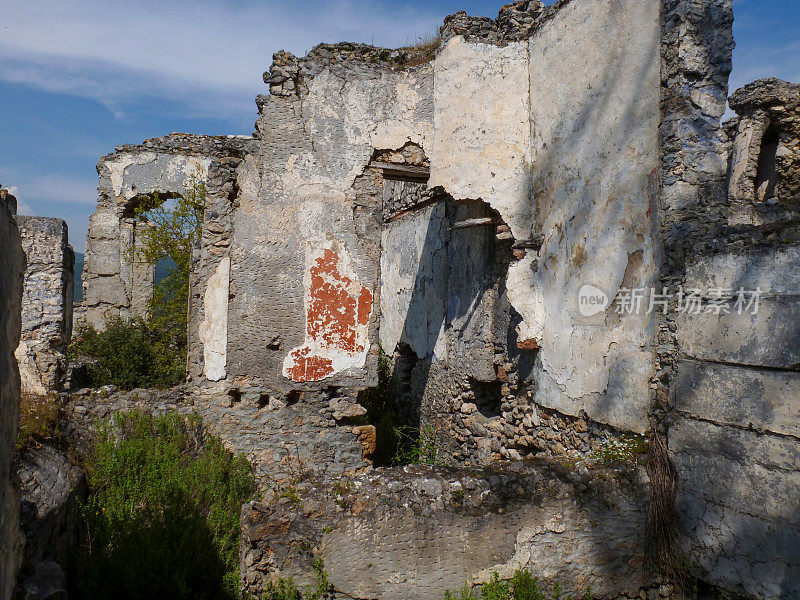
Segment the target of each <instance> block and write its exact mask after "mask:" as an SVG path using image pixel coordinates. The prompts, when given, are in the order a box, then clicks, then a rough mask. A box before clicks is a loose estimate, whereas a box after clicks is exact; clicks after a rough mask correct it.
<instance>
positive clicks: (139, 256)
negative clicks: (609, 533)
mask: <svg viewBox="0 0 800 600" xmlns="http://www.w3.org/2000/svg"><path fill="white" fill-rule="evenodd" d="M185 187H186V192H185V193H184V194H183V195H181V196H179V197H177V198H175V199H174V202H172V201H171V200H170V201H168V202H165V200H169V199H168V198H167V199H165V198H163V197H160V196H159V195H158V194H154V195H153V196H150V197H148V196H141V197H139V198H138V205H137V206H136V208H135V211H134V216H135V217H136V218H139V219H141V220H142V221H145V222H147V223H149V224H150V226H148V227H143V228H141V247H139V246H137V249H136V251H135V252H134V251H133V249H129V250H128V251H127V252H126V253H125V259H126V260H128V261H130V262H134V261H141V262H145V263H149V264H157V263H159V262H160V261H163V262H162V263H161V264H168V265H169V267H168V269H167V273H166V276H165V277H164V278H163V279H161V281H159V282H157V283H156V285H155V287H154V288H153V294H152V296H151V298H150V299H149V305H148V309H149V312H148V316H147V319H141V318H139V319H134V320H131V321H129V322H127V321H124V320H122V319H119V318H117V319H113V320H111V321H110V322H109V323H107V324H106V329H105V330H104V331H102V332H98V331H97V330H96V329H95V328H94V327H92V326H91V325H85V324H84V325H81V326H80V327H79V329H78V331H77V332H76V335H75V336H74V341H73V343H72V345H71V356H72V358H75V357H77V356H82V357H86V358H89V359H92V362H91V363H90V364H89V365H88V367H87V370H88V379H89V381H88V382H87V383H88V384H89V385H90V386H91V387H98V386H101V385H109V384H110V385H116V386H118V387H120V388H123V389H131V388H135V387H160V388H164V387H171V386H173V385H177V384H179V383H181V382H183V381H184V380H185V378H186V349H187V345H188V344H187V335H186V329H187V318H188V317H187V311H188V309H187V307H188V300H189V275H190V273H191V256H192V248H193V247H194V246H195V244H197V243H198V242H199V240H200V236H201V234H202V230H203V207H204V204H205V196H206V188H205V184H204V183H203V182H202V181H201V180H200V179H199V178H198V177H189V179H188V180H187V182H186V185H185Z"/></svg>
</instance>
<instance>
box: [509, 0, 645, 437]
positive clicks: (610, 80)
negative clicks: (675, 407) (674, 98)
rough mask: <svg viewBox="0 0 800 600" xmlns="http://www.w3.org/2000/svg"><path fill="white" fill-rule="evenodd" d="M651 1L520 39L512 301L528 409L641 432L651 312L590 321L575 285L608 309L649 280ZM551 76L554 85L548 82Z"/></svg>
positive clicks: (572, 10)
mask: <svg viewBox="0 0 800 600" xmlns="http://www.w3.org/2000/svg"><path fill="white" fill-rule="evenodd" d="M659 40H660V28H659V6H658V3H657V2H638V1H628V0H626V1H622V2H570V3H569V4H567V5H566V6H564V7H563V8H561V10H559V11H558V12H557V13H556V14H555V15H554V16H553V18H552V19H551V20H550V21H548V22H547V23H545V24H544V25H542V26H541V28H540V29H539V31H538V32H537V33H536V35H534V36H533V37H532V38H531V39H530V42H529V50H528V52H529V54H530V65H529V69H530V73H529V78H530V107H531V117H530V127H531V132H532V139H533V142H532V148H533V150H532V156H531V161H532V168H531V186H532V194H533V207H532V210H531V217H532V220H533V233H541V234H544V241H543V244H542V248H541V251H540V252H539V254H538V256H534V255H533V254H532V253H529V254H528V256H527V257H526V258H525V259H523V260H521V261H519V262H517V263H516V264H513V265H512V267H511V270H510V272H509V278H508V295H509V299H510V301H511V303H512V305H513V306H514V308H516V309H517V311H518V312H519V313H520V314H521V315H522V316H523V319H524V321H523V322H522V324H521V325H520V339H522V340H526V339H533V340H536V342H537V344H538V346H539V347H540V348H541V350H540V351H539V354H538V358H537V363H536V368H535V372H534V374H533V376H532V378H531V379H532V384H533V385H534V386H535V388H536V402H537V403H539V404H541V405H543V406H547V407H550V408H555V409H557V410H559V411H561V412H564V413H567V414H571V415H577V414H578V413H579V411H581V410H585V411H586V412H587V413H588V415H589V416H590V417H591V418H592V419H593V420H597V421H601V422H603V423H608V424H611V425H614V426H617V427H621V428H624V429H629V430H633V431H644V430H645V429H646V428H647V426H648V424H647V412H648V405H649V383H648V379H649V377H650V375H651V373H652V371H653V369H654V352H653V345H652V338H653V331H654V325H653V321H652V316H651V315H648V314H646V311H642V314H638V315H636V314H633V315H624V316H621V317H620V315H617V314H615V313H614V308H613V306H612V307H609V308H608V309H607V310H606V311H605V313H604V314H601V315H598V316H596V317H594V318H593V319H587V318H586V317H583V316H581V314H580V313H579V312H578V305H577V302H578V290H579V289H580V288H581V287H582V286H583V285H585V284H592V285H595V286H597V287H598V288H600V289H601V290H603V292H605V293H606V294H607V296H608V298H609V299H611V300H613V299H614V298H615V297H616V296H617V294H618V292H619V291H620V289H621V288H622V287H626V288H633V287H647V288H649V287H650V285H651V284H652V282H653V280H654V277H655V276H656V266H657V259H656V255H657V252H658V242H657V240H656V239H654V233H655V231H657V229H656V228H657V211H656V210H654V208H655V207H654V202H655V199H656V193H657V172H658V167H659V160H658V154H659V153H658V126H659V121H660V112H659V109H658V103H659ZM555 73H562V74H563V75H562V76H558V77H554V74H555Z"/></svg>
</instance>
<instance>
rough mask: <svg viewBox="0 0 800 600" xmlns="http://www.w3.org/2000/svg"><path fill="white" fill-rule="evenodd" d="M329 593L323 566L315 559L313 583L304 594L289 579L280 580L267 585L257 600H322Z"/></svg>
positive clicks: (328, 584)
mask: <svg viewBox="0 0 800 600" xmlns="http://www.w3.org/2000/svg"><path fill="white" fill-rule="evenodd" d="M331 591H332V589H331V584H330V582H329V581H328V574H327V573H326V572H325V565H324V564H323V563H322V560H321V559H317V560H315V561H314V583H313V585H311V586H309V587H308V588H306V593H305V594H301V593H300V590H299V589H297V586H295V584H294V581H293V580H292V578H291V577H290V578H289V579H283V578H281V579H279V580H278V583H272V582H270V583H268V584H267V589H266V591H265V592H264V593H263V594H262V595H261V596H260V597H259V598H260V600H322V598H327V597H329V596H328V595H329V593H330V592H331ZM248 600H250V599H248Z"/></svg>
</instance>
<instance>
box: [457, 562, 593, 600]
mask: <svg viewBox="0 0 800 600" xmlns="http://www.w3.org/2000/svg"><path fill="white" fill-rule="evenodd" d="M444 598H445V600H478V599H477V598H476V597H475V596H474V595H473V593H472V591H471V590H470V588H469V586H467V585H464V587H462V588H461V593H460V595H459V596H456V595H455V594H454V593H453V592H449V591H448V592H445V595H444ZM481 600H573V598H572V596H564V593H563V589H562V587H561V584H560V583H559V582H557V581H556V582H555V583H553V589H552V591H551V592H550V593H548V592H547V591H545V589H544V588H542V587H541V585H540V584H539V579H538V578H536V577H534V576H533V575H532V574H531V572H530V571H529V570H528V569H517V571H516V572H515V573H514V576H513V577H512V578H511V580H510V581H503V580H502V579H500V575H498V573H497V572H496V571H495V572H494V573H492V576H491V577H490V578H489V581H488V582H486V583H485V584H483V587H482V589H481ZM580 600H592V592H591V590H586V592H585V593H584V594H583V595H582V596H580Z"/></svg>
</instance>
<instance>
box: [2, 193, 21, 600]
mask: <svg viewBox="0 0 800 600" xmlns="http://www.w3.org/2000/svg"><path fill="white" fill-rule="evenodd" d="M16 212H17V201H16V198H14V196H11V195H10V194H8V193H7V192H6V191H5V190H0V317H2V318H0V599H2V600H8V599H10V598H11V592H12V590H13V587H14V582H15V581H16V576H17V569H18V568H19V565H20V561H21V550H22V543H23V538H22V536H21V534H20V529H19V495H18V491H17V489H16V486H15V484H14V482H13V481H12V474H11V456H12V454H13V452H14V445H15V444H16V441H17V429H18V427H19V395H20V379H19V369H18V367H17V361H16V359H15V358H14V350H15V349H16V348H17V345H18V344H19V338H20V331H21V314H22V305H21V302H22V285H23V277H24V274H25V254H24V252H23V251H22V244H21V242H20V235H19V230H18V229H17V224H16V221H15V220H14V215H15V214H16Z"/></svg>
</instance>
